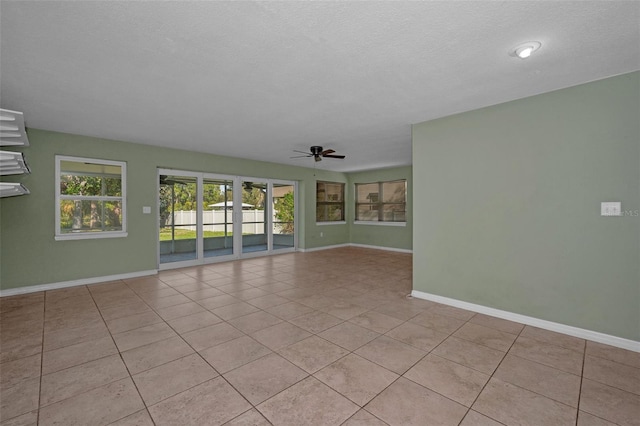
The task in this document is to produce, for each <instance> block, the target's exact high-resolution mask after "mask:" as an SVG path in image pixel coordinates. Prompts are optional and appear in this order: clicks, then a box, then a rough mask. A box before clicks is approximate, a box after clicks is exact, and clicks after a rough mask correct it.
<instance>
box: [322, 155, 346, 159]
mask: <svg viewBox="0 0 640 426" xmlns="http://www.w3.org/2000/svg"><path fill="white" fill-rule="evenodd" d="M323 157H326V158H340V159H343V158H345V156H344V155H331V154H327V155H323Z"/></svg>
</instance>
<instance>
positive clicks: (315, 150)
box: [291, 145, 345, 161]
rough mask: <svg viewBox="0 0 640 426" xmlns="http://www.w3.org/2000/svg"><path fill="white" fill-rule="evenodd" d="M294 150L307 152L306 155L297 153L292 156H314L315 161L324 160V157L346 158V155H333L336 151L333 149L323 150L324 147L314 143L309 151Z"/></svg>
mask: <svg viewBox="0 0 640 426" xmlns="http://www.w3.org/2000/svg"><path fill="white" fill-rule="evenodd" d="M293 151H294V152H299V153H300V154H305V155H297V156H295V157H291V158H302V157H313V159H314V160H315V161H322V158H338V159H343V158H345V156H344V155H333V153H334V152H335V151H334V150H333V149H325V150H324V151H323V150H322V147H321V146H317V145H314V146H312V147H311V148H309V152H304V151H298V150H295V149H294V150H293Z"/></svg>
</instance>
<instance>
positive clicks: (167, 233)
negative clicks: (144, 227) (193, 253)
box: [160, 228, 233, 241]
mask: <svg viewBox="0 0 640 426" xmlns="http://www.w3.org/2000/svg"><path fill="white" fill-rule="evenodd" d="M232 235H233V234H232V233H231V232H229V233H227V236H229V237H231V236H232ZM204 237H205V238H211V237H224V232H222V231H215V232H214V231H204ZM175 239H176V240H195V239H196V231H190V230H188V229H176V231H175ZM160 241H171V228H162V229H161V230H160Z"/></svg>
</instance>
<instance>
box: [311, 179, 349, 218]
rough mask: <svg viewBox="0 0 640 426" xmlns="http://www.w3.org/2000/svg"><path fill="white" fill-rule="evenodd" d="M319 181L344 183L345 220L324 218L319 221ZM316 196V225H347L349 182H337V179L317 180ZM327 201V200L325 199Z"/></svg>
mask: <svg viewBox="0 0 640 426" xmlns="http://www.w3.org/2000/svg"><path fill="white" fill-rule="evenodd" d="M318 183H325V184H327V183H328V184H339V185H342V216H343V217H344V219H343V220H322V221H318V218H317V211H318V193H317V192H318ZM315 186H316V188H315V189H316V194H315V195H316V196H315V200H316V202H315V204H316V205H315V207H316V209H315V210H316V225H346V223H347V184H346V183H344V182H336V181H328V180H316V185H315ZM324 202H327V201H324Z"/></svg>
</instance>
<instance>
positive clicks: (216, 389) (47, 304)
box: [0, 248, 640, 426]
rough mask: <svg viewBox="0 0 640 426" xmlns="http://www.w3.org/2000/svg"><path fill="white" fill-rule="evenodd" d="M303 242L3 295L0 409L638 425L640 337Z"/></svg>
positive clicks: (135, 415) (72, 418)
mask: <svg viewBox="0 0 640 426" xmlns="http://www.w3.org/2000/svg"><path fill="white" fill-rule="evenodd" d="M410 290H411V256H410V255H406V254H398V253H392V252H384V251H376V250H367V249H359V248H342V249H334V250H327V251H321V252H314V253H291V254H284V255H278V256H272V257H265V258H254V259H248V260H242V261H237V262H231V263H223V264H214V265H207V266H200V267H193V268H187V269H180V270H173V271H166V272H161V273H160V274H159V275H158V276H153V277H144V278H138V279H130V280H123V281H116V282H109V283H103V284H95V285H91V286H81V287H74V288H69V289H63V290H55V291H49V292H46V293H42V292H41V293H34V294H29V295H25V296H14V297H5V298H2V299H0V315H1V320H2V321H1V323H0V324H1V329H0V343H1V346H0V378H1V380H0V386H1V395H0V396H1V398H0V404H1V405H0V424H1V425H2V426H6V425H14V426H16V425H36V424H38V425H65V426H66V425H103V424H105V425H106V424H112V425H152V424H156V425H214V424H228V425H262V424H264V425H268V424H274V425H295V426H300V425H340V424H342V425H350V426H353V425H385V424H390V425H464V426H469V425H499V424H505V425H576V424H577V425H581V426H582V425H585V426H586V425H611V424H619V425H640V354H638V353H633V352H629V351H625V350H622V349H616V348H613V347H609V346H605V345H602V344H598V343H594V342H585V341H584V340H582V339H578V338H574V337H570V336H566V335H562V334H557V333H553V332H549V331H545V330H540V329H536V328H533V327H529V326H523V325H522V324H516V323H513V322H509V321H505V320H501V319H497V318H492V317H488V316H485V315H480V314H474V313H473V312H469V311H464V310H461V309H456V308H453V307H449V306H444V305H439V304H436V303H432V302H428V301H424V300H418V299H411V298H407V297H406V296H407V294H408V293H409V292H410Z"/></svg>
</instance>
